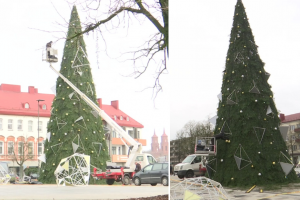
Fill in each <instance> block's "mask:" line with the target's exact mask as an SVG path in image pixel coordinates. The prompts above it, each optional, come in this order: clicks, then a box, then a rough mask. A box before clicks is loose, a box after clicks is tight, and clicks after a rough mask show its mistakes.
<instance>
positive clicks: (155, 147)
mask: <svg viewBox="0 0 300 200" xmlns="http://www.w3.org/2000/svg"><path fill="white" fill-rule="evenodd" d="M151 152H152V154H153V156H157V155H158V154H159V143H158V137H157V135H156V134H155V131H154V134H153V136H152V143H151Z"/></svg>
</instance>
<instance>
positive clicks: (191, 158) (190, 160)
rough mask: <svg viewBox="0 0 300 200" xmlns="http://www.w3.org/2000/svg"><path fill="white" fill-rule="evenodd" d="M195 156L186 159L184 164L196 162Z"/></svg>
mask: <svg viewBox="0 0 300 200" xmlns="http://www.w3.org/2000/svg"><path fill="white" fill-rule="evenodd" d="M194 158H195V156H188V157H186V158H185V159H184V160H183V161H182V163H191V162H192V161H193V160H194Z"/></svg>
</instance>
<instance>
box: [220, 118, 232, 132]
mask: <svg viewBox="0 0 300 200" xmlns="http://www.w3.org/2000/svg"><path fill="white" fill-rule="evenodd" d="M221 130H222V131H223V132H224V133H225V134H228V135H232V133H231V130H230V128H229V126H228V124H227V122H226V121H224V123H223V126H222V128H221Z"/></svg>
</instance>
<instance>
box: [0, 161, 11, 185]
mask: <svg viewBox="0 0 300 200" xmlns="http://www.w3.org/2000/svg"><path fill="white" fill-rule="evenodd" d="M10 178H11V177H10V175H9V174H8V172H7V171H6V170H5V169H4V167H2V165H0V184H7V183H8V182H9V181H10Z"/></svg>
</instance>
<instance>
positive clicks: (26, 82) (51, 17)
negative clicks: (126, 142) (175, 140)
mask: <svg viewBox="0 0 300 200" xmlns="http://www.w3.org/2000/svg"><path fill="white" fill-rule="evenodd" d="M54 7H55V8H56V10H57V11H56V10H55V8H54ZM77 8H78V13H79V16H80V18H81V21H84V20H85V17H86V16H85V13H84V12H82V11H81V9H80V7H77ZM71 9H72V8H71V7H70V6H69V5H68V4H67V3H66V2H65V1H62V0H52V1H50V0H44V1H41V0H26V1H23V0H16V1H5V2H4V1H1V3H0V18H1V27H2V28H1V30H2V31H1V37H0V44H1V48H0V54H1V59H2V60H1V61H2V62H1V73H0V84H2V83H6V84H16V85H21V86H22V87H21V90H22V92H27V91H28V86H35V87H36V88H38V90H39V92H40V93H53V92H52V90H51V87H52V86H54V85H55V84H56V78H57V76H56V75H55V73H54V72H53V71H52V70H51V69H50V68H49V65H48V64H47V63H45V62H42V50H43V49H45V44H46V43H47V42H49V41H51V40H52V41H54V42H55V43H54V45H53V46H54V48H57V49H58V53H59V55H58V58H59V62H58V63H57V64H55V65H54V67H55V68H56V69H58V70H59V69H60V62H61V58H62V53H63V47H64V43H65V40H58V41H57V39H58V38H60V37H63V36H64V33H65V32H66V31H67V28H66V27H63V26H61V25H59V24H64V20H66V21H67V22H69V18H70V14H71ZM141 27H142V28H141ZM36 29H39V30H44V31H39V30H36ZM141 30H143V33H141ZM45 31H51V32H50V33H49V32H45ZM53 31H60V32H53ZM155 32H156V29H155V28H154V27H153V25H152V24H150V23H148V22H147V20H145V21H144V22H141V23H140V22H137V21H136V20H134V19H133V20H132V21H131V22H130V28H129V29H126V27H125V28H123V25H122V26H121V28H120V29H119V30H115V31H110V32H104V34H105V38H106V40H105V41H106V46H105V43H104V41H103V40H101V37H100V36H98V44H97V42H96V41H97V36H96V34H94V33H90V34H89V35H85V36H84V39H85V43H86V46H87V51H88V52H87V53H88V56H89V60H90V63H91V68H92V74H93V78H94V82H95V85H96V90H97V91H96V93H97V96H98V98H102V101H103V103H104V104H110V102H111V101H113V100H119V106H120V109H121V110H122V111H124V112H125V113H126V114H128V115H129V116H131V117H132V118H134V119H135V120H137V121H138V122H140V123H141V124H143V125H144V127H145V128H144V129H143V133H142V134H143V135H142V138H145V139H147V140H148V141H147V147H146V148H144V150H147V149H150V146H151V136H152V135H153V133H154V130H155V131H156V134H157V135H158V136H161V135H162V134H163V131H164V129H165V131H166V134H167V135H169V133H170V128H169V126H170V121H169V118H170V117H169V116H170V111H169V105H170V104H169V99H168V80H167V79H168V75H164V76H163V77H162V79H161V82H162V84H163V86H164V90H163V92H161V93H160V94H159V95H158V97H157V98H156V99H155V101H154V100H153V99H152V90H151V89H150V90H146V91H143V92H140V91H142V90H143V89H145V88H147V87H148V86H152V84H153V83H154V79H153V73H152V72H151V73H148V74H145V75H144V76H142V77H140V78H139V79H134V78H132V77H126V76H127V75H129V74H130V73H132V72H133V66H132V65H131V63H128V62H122V61H123V60H125V57H124V56H123V57H120V56H121V55H122V54H123V53H125V52H127V51H129V50H133V48H134V47H138V46H140V45H141V44H143V42H144V40H145V38H146V39H147V38H148V37H147V36H148V35H151V34H153V33H155ZM97 45H98V48H97ZM105 49H107V52H105V51H104V50H105ZM97 50H99V51H100V52H99V53H95V52H96V51H97ZM115 58H117V59H115ZM97 62H98V63H99V64H97Z"/></svg>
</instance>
